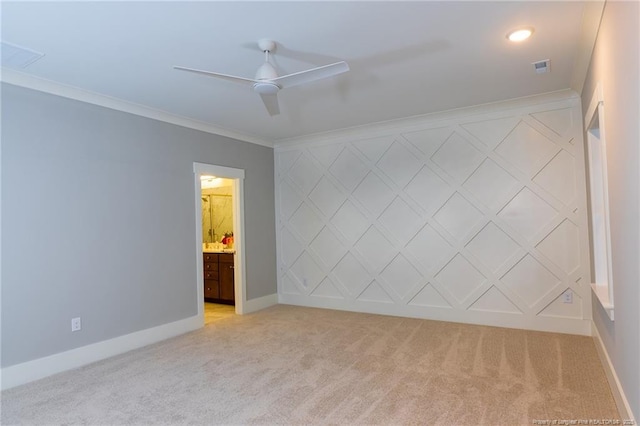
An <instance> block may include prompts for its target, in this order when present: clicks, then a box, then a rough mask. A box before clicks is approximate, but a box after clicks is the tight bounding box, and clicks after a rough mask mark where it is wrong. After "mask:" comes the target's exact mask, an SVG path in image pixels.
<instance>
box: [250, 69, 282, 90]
mask: <svg viewBox="0 0 640 426" xmlns="http://www.w3.org/2000/svg"><path fill="white" fill-rule="evenodd" d="M275 78H278V72H277V71H276V69H275V68H274V67H273V65H271V64H270V63H269V62H265V63H264V64H262V65H260V68H258V72H256V80H260V81H259V82H257V83H254V84H253V90H254V91H256V92H258V93H260V94H262V95H272V94H274V93H278V90H280V86H278V85H277V84H276V83H274V82H272V81H271V80H273V79H275Z"/></svg>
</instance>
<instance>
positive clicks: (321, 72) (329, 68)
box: [272, 61, 349, 89]
mask: <svg viewBox="0 0 640 426" xmlns="http://www.w3.org/2000/svg"><path fill="white" fill-rule="evenodd" d="M347 71H349V65H347V63H346V62H344V61H342V62H336V63H335V64H330V65H324V66H322V67H318V68H313V69H310V70H306V71H300V72H296V73H293V74H289V75H284V76H282V77H278V78H274V79H273V80H272V81H273V82H274V83H276V84H277V85H278V86H280V87H281V88H283V89H285V88H287V87H292V86H297V85H299V84H304V83H310V82H312V81H316V80H322V79H323V78H328V77H333V76H334V75H337V74H341V73H343V72H347Z"/></svg>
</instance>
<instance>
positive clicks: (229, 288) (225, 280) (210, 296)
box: [202, 252, 235, 305]
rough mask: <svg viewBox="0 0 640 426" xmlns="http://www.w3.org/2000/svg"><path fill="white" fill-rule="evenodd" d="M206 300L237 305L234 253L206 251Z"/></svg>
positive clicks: (204, 255)
mask: <svg viewBox="0 0 640 426" xmlns="http://www.w3.org/2000/svg"><path fill="white" fill-rule="evenodd" d="M202 256H203V266H204V271H203V272H204V300H205V301H206V302H213V303H224V304H227V305H235V289H234V270H233V268H234V262H233V257H234V254H233V253H224V252H205V253H203V254H202Z"/></svg>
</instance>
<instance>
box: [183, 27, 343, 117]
mask: <svg viewBox="0 0 640 426" xmlns="http://www.w3.org/2000/svg"><path fill="white" fill-rule="evenodd" d="M258 47H259V48H260V50H262V51H263V52H264V54H265V61H264V63H263V64H262V65H260V67H259V68H258V71H257V72H256V76H255V78H254V79H250V78H245V77H237V76H233V75H227V74H220V73H216V72H212V71H205V70H198V69H194V68H186V67H181V66H174V67H173V68H175V69H177V70H180V71H189V72H193V73H196V74H202V75H206V76H209V77H216V78H221V79H224V80H229V81H233V82H235V83H240V84H245V85H247V84H250V85H251V86H252V88H253V91H254V92H256V93H258V94H259V95H260V97H261V98H262V101H263V102H264V105H265V107H266V108H267V112H269V114H270V115H272V116H273V115H277V114H279V113H280V107H279V105H278V99H277V93H278V92H279V91H280V90H281V89H286V88H288V87H293V86H298V85H300V84H305V83H311V82H313V81H317V80H323V79H325V78H329V77H333V76H334V75H338V74H341V73H343V72H347V71H349V65H347V63H346V62H344V61H341V62H336V63H335V64H329V65H324V66H321V67H316V68H312V69H309V70H305V71H300V72H296V73H293V74H288V75H284V76H281V77H279V76H278V72H277V70H276V69H275V67H274V66H273V65H272V64H271V63H270V62H269V55H270V54H271V53H272V52H273V51H274V50H275V48H276V42H275V41H273V40H269V39H260V40H258Z"/></svg>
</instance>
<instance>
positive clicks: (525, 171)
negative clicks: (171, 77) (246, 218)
mask: <svg viewBox="0 0 640 426" xmlns="http://www.w3.org/2000/svg"><path fill="white" fill-rule="evenodd" d="M579 113H580V111H579V106H577V105H573V106H570V107H566V106H564V107H558V105H549V106H548V107H547V106H545V105H535V106H532V107H531V108H530V111H529V110H525V112H523V110H519V111H518V113H509V111H506V112H500V113H495V112H494V113H491V114H489V113H488V114H487V115H486V117H485V118H482V116H479V115H475V116H473V117H469V118H468V119H465V118H458V119H456V120H453V121H451V120H450V121H448V122H447V123H446V124H442V123H437V122H434V123H429V122H425V124H424V127H423V128H418V127H416V126H415V125H414V126H413V127H412V128H410V129H407V130H406V131H404V129H402V128H399V129H397V130H396V131H395V132H394V133H393V134H387V135H380V136H375V137H370V138H363V137H354V138H353V139H352V140H351V139H344V140H340V141H338V142H336V141H327V142H326V143H324V144H322V143H317V144H315V145H311V146H298V147H287V148H279V149H277V150H276V175H277V179H276V185H277V193H278V207H277V208H278V220H279V224H280V226H279V228H278V240H279V244H278V262H279V292H280V293H281V294H282V295H284V296H287V297H288V296H291V297H295V299H292V300H294V301H295V303H300V304H308V305H310V306H326V307H340V308H341V309H349V308H350V307H352V308H353V309H354V310H370V311H371V312H378V311H377V309H379V308H378V307H380V306H384V307H385V308H384V310H383V311H380V312H385V313H388V312H393V313H394V314H398V315H403V314H406V315H407V316H416V315H418V316H425V317H434V318H438V312H448V314H447V315H448V316H447V317H446V318H449V319H454V320H455V319H456V316H455V315H456V312H460V314H459V315H460V317H459V318H460V320H461V321H469V318H471V319H475V320H477V321H478V322H483V321H484V320H483V319H482V318H485V317H486V318H489V317H491V318H494V317H495V315H502V316H500V318H506V320H505V322H503V324H504V325H505V326H510V325H511V326H519V327H521V326H522V324H523V321H524V322H525V323H526V322H527V321H529V322H531V321H535V319H536V318H537V317H545V318H546V319H547V323H548V318H550V317H553V318H558V321H563V318H570V319H572V320H575V319H576V318H580V315H582V312H586V311H588V310H587V309H584V306H582V305H581V304H582V303H587V301H588V300H589V297H590V296H589V289H588V286H587V285H586V284H585V283H587V282H588V281H589V279H588V276H589V275H588V259H584V258H583V257H582V256H584V253H587V251H586V250H585V244H587V240H586V237H585V236H586V229H585V228H584V224H585V223H586V221H585V220H584V219H585V218H584V217H582V216H580V215H584V214H585V211H586V204H585V199H584V196H583V190H584V186H585V181H584V166H583V164H584V163H583V155H584V154H583V151H582V148H581V142H580V141H581V140H582V136H581V131H580V122H579V119H576V117H579ZM566 292H571V293H572V294H573V300H574V304H565V303H563V302H562V300H563V299H562V295H563V294H565V293H566ZM336 303H338V305H336ZM575 304H580V306H575ZM367 306H370V308H367ZM585 306H586V305H585ZM380 309H382V308H380ZM390 309H392V310H390ZM504 316H506V317H504ZM509 318H520V319H518V320H514V322H513V324H510V323H509ZM523 318H524V319H523Z"/></svg>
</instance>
